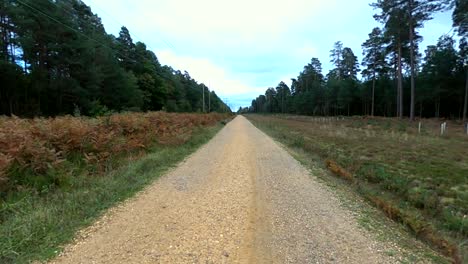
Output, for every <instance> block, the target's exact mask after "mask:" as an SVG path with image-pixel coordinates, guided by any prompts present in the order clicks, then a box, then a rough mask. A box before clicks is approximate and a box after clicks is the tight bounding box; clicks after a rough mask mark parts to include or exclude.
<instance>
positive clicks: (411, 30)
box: [409, 0, 415, 121]
mask: <svg viewBox="0 0 468 264" xmlns="http://www.w3.org/2000/svg"><path fill="white" fill-rule="evenodd" d="M409 41H410V67H411V105H410V121H413V120H414V100H415V98H414V97H415V83H414V72H415V71H414V26H413V0H409Z"/></svg>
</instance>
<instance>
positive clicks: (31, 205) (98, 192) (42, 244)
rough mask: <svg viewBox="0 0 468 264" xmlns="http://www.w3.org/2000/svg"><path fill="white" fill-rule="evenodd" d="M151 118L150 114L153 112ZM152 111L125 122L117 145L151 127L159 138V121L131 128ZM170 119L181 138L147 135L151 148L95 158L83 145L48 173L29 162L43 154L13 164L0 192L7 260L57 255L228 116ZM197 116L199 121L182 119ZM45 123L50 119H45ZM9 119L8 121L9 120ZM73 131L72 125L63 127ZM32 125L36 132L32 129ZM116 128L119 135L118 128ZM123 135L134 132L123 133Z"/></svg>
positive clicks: (2, 256) (1, 239)
mask: <svg viewBox="0 0 468 264" xmlns="http://www.w3.org/2000/svg"><path fill="white" fill-rule="evenodd" d="M164 115H166V114H164ZM146 117H148V118H149V119H151V117H152V114H148V115H147V116H146ZM146 117H144V118H142V119H141V120H133V121H129V122H131V123H132V125H130V124H129V125H128V126H127V128H125V129H124V128H122V129H121V132H119V135H120V136H121V137H120V138H119V137H117V138H115V139H111V142H112V144H116V145H118V144H119V143H118V142H119V141H120V140H122V141H123V142H126V143H124V145H120V146H117V147H118V148H124V146H130V145H132V144H136V143H130V145H129V143H128V142H136V141H135V140H134V139H135V135H143V134H144V133H147V134H149V135H152V136H154V135H155V132H152V131H150V129H154V128H155V127H152V128H151V127H148V128H146V130H143V129H142V130H141V132H140V133H139V134H138V133H134V132H135V130H133V132H130V130H129V129H131V128H130V127H131V126H135V127H138V124H135V123H134V122H147V121H148V120H147V118H146ZM117 118H118V119H120V118H124V119H126V118H127V117H126V116H122V117H120V116H119V117H117ZM167 118H171V119H173V120H172V122H173V124H172V125H171V124H166V125H164V126H165V127H166V131H171V130H172V129H170V128H167V127H170V126H173V127H174V128H173V129H175V130H173V131H172V132H170V133H169V132H167V133H168V135H169V134H172V135H174V134H173V133H176V132H175V131H178V132H179V133H181V134H179V135H177V136H176V137H177V138H179V139H178V140H177V141H174V140H170V139H166V138H165V137H164V136H162V134H159V135H160V136H159V137H156V138H153V143H151V142H150V141H145V146H144V147H141V148H140V147H138V148H129V149H127V150H125V151H121V152H118V151H116V152H115V153H112V154H109V155H108V156H107V157H106V158H103V159H97V160H96V161H92V162H90V160H92V159H91V158H90V159H87V158H86V156H88V157H90V156H91V154H87V153H89V152H87V151H77V150H79V148H78V149H74V151H70V152H67V153H66V154H65V153H63V152H62V153H61V154H60V155H59V157H60V162H59V164H60V166H57V165H56V164H55V163H51V164H50V165H45V166H46V169H45V170H44V171H41V173H39V171H38V170H36V169H35V168H36V163H34V165H31V166H29V165H27V164H32V163H33V162H35V161H37V160H36V159H26V161H27V162H26V163H22V162H13V163H12V165H11V166H10V167H9V169H8V174H7V175H8V177H9V178H8V181H9V183H8V184H9V185H10V186H9V189H8V191H5V189H4V191H3V192H2V195H1V196H2V197H1V198H0V263H29V262H31V261H34V260H39V261H43V260H47V259H50V258H52V257H54V256H55V255H57V254H58V253H59V252H60V251H61V248H62V246H63V245H64V244H66V243H67V242H69V241H70V240H71V239H72V238H73V236H74V234H75V232H76V231H78V230H79V229H80V228H82V227H84V226H86V225H89V224H91V223H92V222H93V221H94V220H95V219H96V218H97V217H99V215H101V214H102V213H103V212H104V211H105V210H106V209H108V208H110V207H112V206H115V204H116V203H118V202H121V201H123V200H125V199H126V198H128V197H131V196H132V195H133V194H134V193H136V192H138V191H140V190H141V189H142V188H143V187H144V186H146V185H147V184H149V183H151V182H152V181H154V179H156V178H157V177H158V176H160V175H161V174H162V173H164V172H165V171H166V170H167V169H168V168H170V167H172V166H174V165H176V164H177V163H178V162H180V161H181V160H182V159H183V158H184V157H186V156H187V155H188V154H190V153H191V152H193V151H194V150H196V149H197V148H198V147H199V146H200V145H202V144H204V143H205V142H207V141H208V140H209V139H210V138H211V137H212V136H213V135H214V134H215V133H216V132H217V131H218V130H219V129H220V128H221V127H222V125H221V124H219V123H217V121H216V120H218V119H219V120H221V119H225V118H226V116H224V117H221V116H220V117H219V118H218V117H216V118H213V117H206V116H203V115H200V116H199V117H198V116H196V115H174V116H171V117H167ZM181 118H182V119H181ZM190 118H192V120H188V121H184V120H183V119H190ZM211 118H213V120H214V121H213V120H211ZM177 119H179V120H177ZM196 119H198V120H196ZM67 120H68V118H67ZM13 122H18V121H13ZM23 122H26V123H29V124H23V125H24V126H29V125H31V123H37V121H36V120H30V121H23ZM41 122H43V121H39V123H41ZM78 122H82V121H78ZM83 122H92V123H95V122H98V123H100V122H106V121H105V120H85V121H83ZM110 122H111V123H113V121H110ZM4 124H5V121H3V123H2V125H4ZM102 125H103V126H107V125H104V124H102ZM140 125H141V124H140ZM159 126H161V125H159ZM184 126H185V127H184ZM67 129H69V127H68V128H64V130H67ZM29 131H31V133H33V131H32V130H29ZM123 131H127V132H123ZM182 131H184V132H183V133H182ZM188 132H189V133H188ZM109 133H114V135H115V133H116V132H115V131H114V132H112V131H109ZM124 134H125V135H128V137H124V136H123V135H124ZM132 135H133V136H132ZM103 137H106V136H104V135H103ZM148 137H149V136H148ZM106 138H107V137H106ZM180 138H182V139H180ZM155 139H156V140H155ZM50 141H51V140H50ZM50 141H48V142H50ZM28 142H29V141H28ZM64 142H65V140H64ZM81 143H84V144H82V145H86V143H89V142H88V141H86V140H83V141H81ZM81 143H80V144H81ZM101 143H102V142H99V143H98V144H101ZM112 144H110V145H112ZM45 145H48V144H45ZM77 145H79V144H78V143H77ZM48 146H50V145H48ZM109 147H111V146H109ZM114 147H115V146H114ZM32 149H34V148H32ZM39 149H41V148H39ZM83 149H88V148H87V147H83ZM106 151H107V150H106ZM57 152H60V151H57ZM22 153H25V152H22ZM99 153H102V152H99ZM56 157H57V156H56ZM93 157H98V156H97V155H94V156H93ZM101 157H102V156H101ZM41 161H42V160H41ZM25 164H26V165H25ZM38 164H40V163H38ZM12 182H13V183H14V184H12Z"/></svg>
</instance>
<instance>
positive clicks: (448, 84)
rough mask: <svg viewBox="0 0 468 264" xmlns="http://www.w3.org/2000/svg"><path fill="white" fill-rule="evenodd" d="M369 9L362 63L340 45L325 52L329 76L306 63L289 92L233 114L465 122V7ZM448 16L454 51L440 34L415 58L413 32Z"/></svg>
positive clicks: (439, 1) (386, 1)
mask: <svg viewBox="0 0 468 264" xmlns="http://www.w3.org/2000/svg"><path fill="white" fill-rule="evenodd" d="M371 6H373V7H374V9H375V10H376V11H377V13H376V14H375V15H374V18H375V19H376V20H377V21H379V22H381V23H382V27H377V28H374V29H372V31H371V32H370V34H369V38H368V39H367V40H366V41H365V42H364V43H363V44H362V48H363V60H362V62H361V63H359V61H358V59H357V57H356V55H355V54H354V52H353V50H352V49H351V48H349V47H345V46H344V45H343V43H342V42H340V41H338V42H336V43H335V44H334V46H333V49H332V50H331V51H330V61H331V62H332V63H333V65H334V68H333V69H332V70H330V71H329V72H328V74H327V75H324V74H323V73H322V64H321V62H320V61H319V59H317V58H312V60H311V62H310V63H308V64H307V65H305V66H304V69H303V70H302V71H301V72H300V73H299V76H298V77H297V78H294V79H292V84H291V87H288V86H287V85H286V84H285V83H284V82H280V83H279V84H278V85H277V87H276V88H272V87H271V88H268V89H267V90H266V92H265V94H264V95H260V96H258V97H257V98H256V99H254V100H253V101H252V104H251V106H250V107H247V108H240V109H239V112H256V113H259V112H261V113H294V114H305V115H370V116H374V115H379V116H397V117H400V118H403V116H408V117H409V118H410V120H413V119H414V118H415V117H416V116H419V117H445V118H453V119H456V118H459V119H463V120H466V118H467V107H468V106H467V105H468V41H467V39H468V1H466V0H378V1H377V2H375V3H372V4H371ZM448 10H453V14H452V18H453V29H454V31H455V32H456V33H457V34H458V39H459V41H458V45H457V41H456V39H455V38H454V36H453V35H452V36H450V35H443V36H441V37H440V38H439V40H438V42H437V43H436V44H435V45H430V46H428V47H427V49H426V50H425V52H424V54H421V53H419V51H418V50H419V49H418V45H419V43H420V42H421V40H422V37H421V36H420V35H419V34H418V29H420V28H421V27H422V26H423V25H424V22H425V21H428V20H430V19H432V16H433V15H434V14H435V13H436V12H441V11H448ZM361 66H362V68H361ZM359 73H360V74H361V77H362V78H358V74H359Z"/></svg>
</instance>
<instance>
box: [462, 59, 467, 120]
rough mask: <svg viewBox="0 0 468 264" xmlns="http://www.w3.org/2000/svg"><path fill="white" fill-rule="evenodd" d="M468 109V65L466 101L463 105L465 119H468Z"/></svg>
mask: <svg viewBox="0 0 468 264" xmlns="http://www.w3.org/2000/svg"><path fill="white" fill-rule="evenodd" d="M467 111H468V67H466V83H465V103H464V106H463V121H467V119H466V115H467Z"/></svg>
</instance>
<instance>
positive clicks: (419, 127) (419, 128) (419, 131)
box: [418, 122, 421, 134]
mask: <svg viewBox="0 0 468 264" xmlns="http://www.w3.org/2000/svg"><path fill="white" fill-rule="evenodd" d="M418 133H419V134H421V122H419V125H418Z"/></svg>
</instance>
